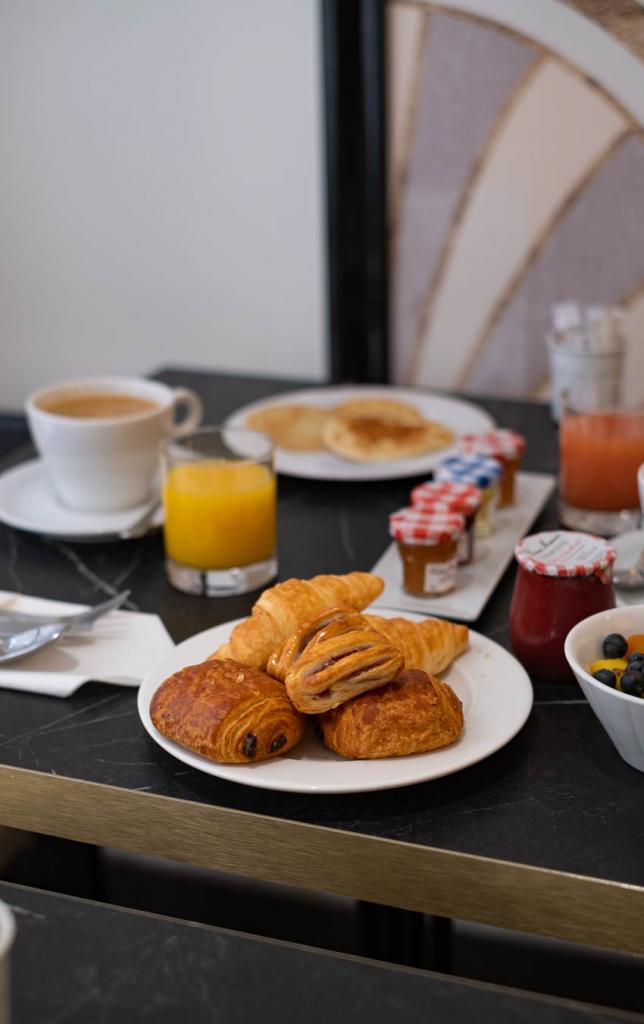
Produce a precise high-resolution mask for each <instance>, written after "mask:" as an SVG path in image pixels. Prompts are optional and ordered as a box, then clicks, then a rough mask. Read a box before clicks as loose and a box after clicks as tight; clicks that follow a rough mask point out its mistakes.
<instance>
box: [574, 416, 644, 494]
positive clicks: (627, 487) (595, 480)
mask: <svg viewBox="0 0 644 1024" xmlns="http://www.w3.org/2000/svg"><path fill="white" fill-rule="evenodd" d="M559 444H560V453H559V457H560V488H561V496H562V498H563V500H564V501H565V502H567V503H568V504H570V505H573V506H575V507H576V508H582V509H591V510H593V509H596V510H604V511H607V512H612V511H619V510H620V509H632V508H637V507H638V505H639V495H638V490H637V468H638V466H639V465H641V463H642V462H644V413H612V412H597V413H579V414H577V415H575V414H572V415H567V416H564V418H563V419H562V421H561V427H560V431H559Z"/></svg>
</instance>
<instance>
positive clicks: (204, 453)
mask: <svg viewBox="0 0 644 1024" xmlns="http://www.w3.org/2000/svg"><path fill="white" fill-rule="evenodd" d="M161 470H162V493H163V508H164V515H165V522H164V541H165V553H166V571H167V574H168V579H169V580H170V582H171V583H172V584H173V586H175V587H177V588H178V589H179V590H183V591H185V592H187V593H190V594H205V595H207V596H210V597H216V596H225V595H229V594H243V593H246V592H247V591H249V590H254V589H255V588H256V587H260V586H262V585H263V584H264V583H267V582H268V581H269V580H271V579H272V578H273V577H274V576H275V574H276V573H277V554H276V498H277V486H276V479H275V470H274V467H273V445H272V442H271V440H270V438H268V437H267V436H266V435H265V434H262V433H259V431H255V430H244V429H242V428H236V427H205V428H203V429H201V430H197V431H195V432H194V433H192V434H189V435H187V436H186V437H182V438H180V439H175V440H172V441H168V442H167V443H166V444H165V446H164V448H163V451H162V458H161Z"/></svg>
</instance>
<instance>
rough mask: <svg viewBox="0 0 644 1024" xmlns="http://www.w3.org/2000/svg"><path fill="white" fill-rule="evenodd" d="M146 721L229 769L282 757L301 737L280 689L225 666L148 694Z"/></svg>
mask: <svg viewBox="0 0 644 1024" xmlns="http://www.w3.org/2000/svg"><path fill="white" fill-rule="evenodd" d="M150 717H151V719H152V721H153V723H154V726H155V728H156V729H158V731H159V732H160V733H162V734H163V735H164V736H167V737H168V739H171V740H173V741H174V742H175V743H179V744H180V745H181V746H182V747H187V748H188V749H189V750H194V751H195V752H196V753H197V754H201V755H202V756H203V757H207V758H209V759H210V760H211V761H220V762H224V763H229V764H239V763H241V764H244V763H248V762H255V761H266V760H268V759H269V758H273V757H277V756H278V755H279V754H284V753H286V751H288V750H290V749H291V748H292V747H294V746H295V744H296V743H298V742H299V740H300V739H301V738H302V733H303V731H304V718H303V717H302V715H300V714H299V713H298V712H297V711H296V710H295V708H294V707H293V705H292V704H291V702H290V700H289V699H288V696H287V694H286V691H285V689H284V687H283V686H282V684H281V683H278V682H277V681H276V680H275V679H271V677H270V676H267V675H266V673H265V672H259V671H257V670H256V669H253V668H249V667H248V666H247V665H240V664H238V663H237V662H235V661H230V660H223V661H204V662H202V663H201V664H199V665H190V666H188V668H183V669H181V670H180V671H179V672H175V673H174V675H172V676H170V677H169V678H168V679H166V680H165V682H163V683H162V684H161V686H160V687H159V688H158V690H156V692H155V693H154V696H153V697H152V701H151V703H150Z"/></svg>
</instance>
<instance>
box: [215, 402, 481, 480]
mask: <svg viewBox="0 0 644 1024" xmlns="http://www.w3.org/2000/svg"><path fill="white" fill-rule="evenodd" d="M354 398H389V399H393V400H395V401H400V402H410V403H411V404H412V405H415V406H416V407H417V408H418V409H419V410H420V412H421V413H422V414H423V416H424V417H425V419H428V420H436V421H438V422H439V423H444V424H445V426H446V427H449V428H450V429H451V430H453V431H454V434H455V435H456V436H457V437H459V436H460V435H461V434H470V433H479V432H480V431H483V430H490V429H491V428H492V427H493V426H494V420H493V419H492V417H491V416H490V415H489V414H488V413H487V412H485V410H484V409H481V408H479V406H477V405H473V404H472V403H470V402H463V401H461V399H459V398H451V397H450V396H449V395H438V394H432V393H431V392H427V391H416V390H414V389H413V388H390V387H388V388H384V387H379V388H378V387H372V386H369V385H363V386H356V385H351V386H349V385H346V386H344V385H343V386H340V387H324V388H306V389H305V390H302V391H288V392H285V393H284V394H280V395H272V396H271V397H270V398H266V399H264V400H262V401H260V402H253V403H252V404H250V405H245V406H243V407H242V408H241V409H238V410H237V411H236V412H235V413H233V415H232V416H230V417H229V418H228V419H227V420H226V423H227V424H228V425H229V426H234V427H243V426H244V425H245V422H246V417H247V416H248V415H249V413H251V412H257V411H259V410H260V409H267V408H269V407H270V406H272V405H284V404H289V405H290V404H292V403H297V404H298V405H311V406H315V407H317V408H322V409H323V408H330V407H331V406H333V405H337V404H338V402H348V401H350V400H352V399H354ZM454 451H455V445H451V446H450V447H448V448H441V449H440V451H437V452H431V453H429V454H427V455H417V456H415V457H414V458H413V459H398V460H397V461H396V462H376V463H365V462H349V461H348V460H345V459H341V458H340V457H339V456H337V455H333V454H332V453H331V452H325V451H319V452H293V451H287V450H286V449H285V448H277V450H276V456H275V464H276V466H277V470H278V472H279V473H285V474H287V475H288V476H299V477H306V478H308V479H310V480H395V479H398V478H402V477H407V476H418V475H420V474H421V473H428V472H429V471H430V470H432V469H433V468H434V467H435V466H436V465H438V463H439V462H440V460H441V459H444V458H445V457H446V456H447V455H452V454H453V453H454Z"/></svg>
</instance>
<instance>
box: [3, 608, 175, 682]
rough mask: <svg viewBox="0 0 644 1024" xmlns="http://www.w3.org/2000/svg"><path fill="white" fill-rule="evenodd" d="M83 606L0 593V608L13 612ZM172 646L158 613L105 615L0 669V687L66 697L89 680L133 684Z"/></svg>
mask: <svg viewBox="0 0 644 1024" xmlns="http://www.w3.org/2000/svg"><path fill="white" fill-rule="evenodd" d="M86 607H87V606H86V605H79V604H66V603H65V602H63V601H49V600H46V599H45V598H41V597H28V596H26V595H24V594H14V593H11V592H9V591H6V590H2V591H0V608H7V609H11V610H12V611H16V612H30V613H33V614H37V615H48V614H49V613H50V612H51V613H52V615H70V614H72V613H73V612H80V611H84V610H85V608H86ZM173 647H174V644H173V642H172V640H171V639H170V636H169V634H168V631H167V629H166V628H165V626H164V625H163V623H162V621H161V619H160V618H159V616H158V615H148V614H146V613H144V612H123V611H114V612H108V613H107V615H104V616H103V618H102V619H99V620H98V622H96V623H95V624H94V625H93V626H92V628H91V629H87V630H83V631H82V632H80V631H79V632H74V633H70V634H68V635H65V634H63V636H62V637H61V638H60V640H56V641H55V643H53V644H48V645H47V646H46V647H43V648H42V649H41V650H39V651H36V652H35V653H34V654H28V655H26V657H24V658H20V659H18V660H16V661H13V662H9V663H8V664H7V665H5V666H2V667H0V687H5V688H7V689H10V690H25V691H28V692H29V693H46V694H48V695H49V696H50V697H69V696H70V694H72V693H74V692H75V691H76V690H77V689H78V688H79V687H80V686H82V685H83V683H86V682H88V681H89V680H90V679H94V680H96V681H97V682H102V683H115V684H117V685H119V686H138V685H139V684H140V683H141V681H142V679H143V678H144V677H145V676H146V675H147V673H148V672H149V671H150V669H152V668H153V667H154V665H155V664H156V663H157V662H158V661H160V660H161V659H162V658H163V657H164V656H165V655H166V654H167V653H168V651H170V650H171V649H172V648H173Z"/></svg>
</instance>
